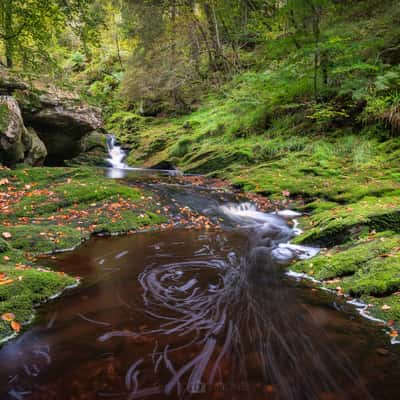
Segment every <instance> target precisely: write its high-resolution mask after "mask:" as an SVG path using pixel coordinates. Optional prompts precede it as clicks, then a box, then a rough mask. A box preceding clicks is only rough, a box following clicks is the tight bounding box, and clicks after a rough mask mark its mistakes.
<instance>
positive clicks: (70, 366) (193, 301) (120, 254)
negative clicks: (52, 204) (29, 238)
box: [0, 230, 400, 399]
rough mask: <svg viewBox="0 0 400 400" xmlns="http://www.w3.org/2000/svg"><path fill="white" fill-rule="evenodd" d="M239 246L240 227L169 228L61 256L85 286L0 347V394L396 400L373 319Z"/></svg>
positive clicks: (394, 380)
mask: <svg viewBox="0 0 400 400" xmlns="http://www.w3.org/2000/svg"><path fill="white" fill-rule="evenodd" d="M245 251H246V238H245V237H243V236H242V235H240V234H238V233H234V232H233V233H232V232H230V233H229V232H222V233H221V232H189V231H185V230H178V231H174V232H162V233H145V234H138V235H135V236H129V237H121V238H96V239H93V240H91V241H90V242H88V243H87V244H85V245H84V246H82V247H81V248H80V249H79V250H77V251H75V252H73V253H70V254H65V255H62V256H60V257H59V259H58V262H57V265H58V267H59V268H60V269H62V270H64V271H67V272H69V273H71V274H76V275H80V276H82V277H84V278H85V279H84V284H83V285H82V286H81V287H79V288H77V289H74V290H71V291H69V292H68V293H66V294H65V295H64V296H62V297H61V298H59V299H57V300H55V301H54V302H52V303H49V304H48V305H46V306H44V307H42V308H41V309H40V313H39V317H38V319H37V321H36V323H35V325H34V326H33V328H32V329H30V330H29V331H28V332H26V333H25V334H24V335H22V336H21V337H20V338H19V339H18V340H15V341H13V342H11V343H9V344H7V345H6V346H4V347H3V348H2V350H1V351H0V363H1V367H2V368H1V371H0V382H1V386H0V394H1V398H2V399H13V398H14V399H25V398H29V399H95V398H115V399H134V398H147V397H148V398H152V399H163V398H192V397H193V398H196V399H197V398H199V399H206V398H207V399H244V398H251V399H275V398H282V399H286V398H287V399H291V398H293V399H314V398H315V399H345V398H348V399H367V398H375V399H396V398H398V388H399V386H398V385H399V380H398V379H399V377H400V368H399V352H398V350H397V348H396V347H393V346H390V345H389V344H388V343H389V341H388V338H387V336H385V335H384V334H383V333H382V330H381V328H379V327H378V326H377V325H376V324H373V323H370V322H368V321H365V320H362V319H360V318H359V317H358V316H357V315H356V314H355V313H354V312H353V311H352V309H351V307H350V306H346V305H345V304H344V303H343V304H342V303H340V302H338V300H337V298H335V297H333V295H331V294H327V293H323V292H315V291H313V290H311V288H310V287H307V286H305V285H304V284H301V283H298V282H295V281H293V280H289V279H287V278H285V276H284V275H283V272H282V271H281V270H280V269H279V268H278V269H277V268H272V267H271V268H269V270H267V271H265V270H264V271H263V273H262V271H259V270H254V271H252V272H250V273H247V272H246V271H244V270H243V268H244V267H243V265H242V266H241V267H239V268H238V267H235V266H234V265H235V263H238V260H237V259H235V256H234V255H233V252H234V253H236V254H241V253H243V252H245ZM160 284H161V286H159V285H160ZM163 302H164V304H163ZM338 307H340V308H342V311H338V310H337V309H336V308H338ZM383 348H384V349H387V351H388V352H387V354H386V352H385V351H383V350H382V349H383ZM196 376H197V377H198V378H199V381H198V382H196V381H197V378H196ZM188 382H190V384H191V386H189V387H188ZM166 392H168V394H169V395H167V394H165V393H166ZM189 392H192V393H189ZM193 392H199V393H193Z"/></svg>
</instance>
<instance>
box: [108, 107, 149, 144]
mask: <svg viewBox="0 0 400 400" xmlns="http://www.w3.org/2000/svg"><path fill="white" fill-rule="evenodd" d="M144 123H145V118H143V117H142V116H140V115H137V114H134V113H131V112H127V111H120V112H117V113H115V114H113V115H112V116H111V117H110V118H109V119H108V121H107V124H106V128H107V130H108V131H109V132H111V133H113V134H114V135H115V136H116V137H117V138H118V140H119V141H120V142H121V143H123V144H129V145H135V143H136V135H137V133H138V131H139V130H140V129H141V128H142V127H143V125H144Z"/></svg>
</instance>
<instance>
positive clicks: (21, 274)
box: [0, 265, 76, 342]
mask: <svg viewBox="0 0 400 400" xmlns="http://www.w3.org/2000/svg"><path fill="white" fill-rule="evenodd" d="M0 274H3V275H4V276H5V277H6V278H7V279H9V280H12V283H10V284H6V285H0V315H3V314H5V313H12V314H14V316H15V320H16V321H17V322H18V323H20V324H27V323H28V322H30V321H31V320H32V317H33V315H34V307H35V306H37V305H39V304H40V303H43V302H44V301H47V300H48V299H49V298H50V297H51V296H54V295H55V294H57V293H59V292H61V291H62V290H64V289H65V288H66V287H68V286H70V285H73V284H75V283H76V280H75V279H74V278H71V277H69V276H67V275H64V274H61V273H56V272H51V271H46V270H44V269H36V268H31V267H26V266H23V267H22V266H19V267H17V268H15V267H9V266H5V265H0ZM13 333H14V331H13V329H12V328H11V326H10V323H9V322H6V321H4V320H2V319H0V342H1V341H2V340H3V339H5V338H7V337H9V336H11V335H13Z"/></svg>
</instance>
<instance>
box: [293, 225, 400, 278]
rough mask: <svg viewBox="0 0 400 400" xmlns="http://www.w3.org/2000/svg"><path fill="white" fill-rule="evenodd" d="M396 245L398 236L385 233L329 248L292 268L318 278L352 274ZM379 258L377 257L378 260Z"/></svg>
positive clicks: (399, 240)
mask: <svg viewBox="0 0 400 400" xmlns="http://www.w3.org/2000/svg"><path fill="white" fill-rule="evenodd" d="M396 246H400V236H398V235H393V234H391V233H387V234H385V235H381V236H380V237H379V238H377V239H374V240H371V241H367V242H360V243H358V244H356V245H354V246H351V247H350V248H344V249H343V248H335V249H332V250H329V251H327V252H325V254H322V255H319V256H317V257H315V258H313V259H312V260H307V261H302V262H299V263H296V264H294V265H293V269H294V270H295V271H297V272H306V273H307V274H311V275H312V276H313V277H315V278H316V279H319V280H321V279H331V278H335V277H342V276H347V275H352V274H354V273H355V272H357V271H359V270H361V269H363V268H364V267H365V265H366V264H367V263H368V262H369V261H371V260H373V259H376V258H377V257H379V256H380V255H384V254H386V253H389V252H390V251H391V250H392V249H393V248H395V247H396ZM380 260H381V259H378V261H380Z"/></svg>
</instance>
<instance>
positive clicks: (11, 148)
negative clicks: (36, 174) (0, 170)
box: [0, 96, 26, 166]
mask: <svg viewBox="0 0 400 400" xmlns="http://www.w3.org/2000/svg"><path fill="white" fill-rule="evenodd" d="M25 135H26V128H25V126H24V122H23V120H22V116H21V111H20V109H19V106H18V103H17V102H16V101H15V99H14V98H13V97H11V96H1V97H0V160H1V162H2V163H4V164H6V165H11V166H13V165H16V164H17V163H19V162H22V161H23V160H24V156H25V151H26V147H25V143H24V137H25Z"/></svg>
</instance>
